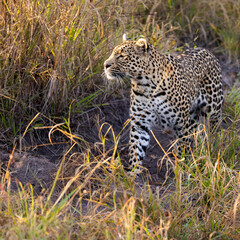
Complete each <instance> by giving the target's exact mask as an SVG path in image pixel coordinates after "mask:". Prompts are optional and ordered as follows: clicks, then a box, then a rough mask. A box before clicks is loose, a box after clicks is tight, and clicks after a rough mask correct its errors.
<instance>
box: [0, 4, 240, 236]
mask: <svg viewBox="0 0 240 240" xmlns="http://www.w3.org/2000/svg"><path fill="white" fill-rule="evenodd" d="M0 9H1V11H0V70H1V71H0V144H1V148H2V149H4V150H10V151H15V150H16V151H17V150H24V149H25V148H27V147H28V145H27V144H26V143H25V141H27V140H26V138H27V136H28V134H29V135H30V136H31V137H30V138H31V140H32V142H33V143H35V142H36V144H37V145H39V143H38V142H39V141H40V140H42V139H44V142H43V145H45V144H48V143H49V142H50V143H53V144H55V143H56V142H64V143H65V144H66V146H67V149H66V150H65V152H64V153H63V157H62V160H61V161H60V162H59V166H58V170H57V172H56V173H55V175H54V178H53V181H52V183H51V184H50V185H49V188H43V189H42V192H41V193H38V194H37V193H36V191H35V189H34V186H33V185H31V184H27V185H23V184H22V183H21V182H18V183H17V188H16V189H17V190H16V191H12V190H11V186H12V187H13V185H14V182H15V180H14V179H12V177H11V176H12V173H11V172H10V170H11V168H10V167H9V166H10V165H11V164H10V163H11V160H12V158H11V157H10V159H9V162H8V166H6V167H4V166H2V165H1V166H2V170H1V172H0V175H1V178H0V179H1V183H0V225H1V228H0V238H1V239H239V235H240V219H239V214H240V208H239V206H240V195H239V182H240V175H239V171H240V165H239V159H240V151H239V149H240V139H239V133H240V132H239V131H240V128H239V121H240V112H239V109H240V108H239V105H240V97H239V96H240V93H239V88H238V87H237V84H236V85H235V86H234V87H233V88H232V89H231V91H230V93H229V94H228V96H227V97H226V99H225V107H224V117H225V121H226V124H227V125H228V126H227V127H226V129H221V131H219V132H218V133H215V134H212V133H209V132H208V130H207V129H205V128H203V131H204V133H205V136H206V138H205V139H204V140H200V138H199V136H195V144H194V148H193V152H192V157H191V160H190V161H188V162H187V161H184V160H181V159H175V165H172V169H171V171H170V172H172V173H173V174H169V175H167V176H166V179H165V182H164V184H162V185H158V186H155V187H154V186H151V185H149V184H148V181H147V180H146V182H145V183H144V184H143V185H141V184H139V183H136V182H134V180H133V179H132V178H130V177H129V176H128V175H127V174H126V173H125V171H124V170H123V167H122V164H121V161H122V159H121V157H122V156H121V155H119V157H118V159H115V153H116V152H117V147H118V145H119V138H120V135H115V134H114V131H113V130H112V128H111V127H109V129H108V126H107V125H104V126H100V127H99V139H96V143H95V144H94V146H93V144H91V143H88V142H86V140H85V136H80V135H79V133H78V134H76V132H77V129H78V128H79V126H81V124H83V123H82V122H81V121H82V120H84V119H83V116H85V115H86V116H87V114H88V112H89V111H92V110H93V111H94V110H95V109H97V108H99V107H100V108H101V106H103V105H105V104H107V100H106V99H108V96H109V95H110V96H111V95H117V96H121V91H122V90H121V89H118V90H117V91H118V92H120V94H118V93H115V92H116V91H115V92H110V91H109V90H108V88H107V86H106V85H105V83H104V81H103V79H102V70H103V62H104V60H105V59H106V58H107V56H108V55H109V54H110V52H111V50H112V48H113V47H114V46H115V45H116V44H118V43H119V42H120V41H121V40H120V39H121V36H122V34H123V33H124V32H128V35H129V36H130V37H131V38H133V39H134V38H138V37H139V36H146V37H148V39H149V41H150V42H151V43H152V44H154V46H156V47H157V48H158V49H159V50H160V51H161V52H163V53H168V52H172V51H175V50H178V49H179V48H183V47H184V46H189V45H190V46H192V45H199V46H204V47H208V48H211V50H212V51H213V52H214V53H215V54H217V55H224V56H226V58H227V59H228V62H229V63H230V62H231V63H232V64H237V63H239V56H240V46H239V38H240V30H239V29H240V26H239V25H240V17H239V12H240V2H239V1H234V0H230V1H229V0H222V1H218V0H213V1H195V0H193V1H187V0H186V1H175V0H174V1H173V0H169V1H142V0H140V1H133V0H129V1H109V0H101V1H97V0H94V1H90V0H73V1H53V0H48V1H43V0H40V1H37V0H33V1H11V0H10V1H2V2H1V3H0ZM104 128H107V129H108V132H109V133H111V134H110V135H107V134H105V133H104V131H103V129H104ZM37 131H42V132H41V133H38V132H37ZM42 135H43V136H42ZM109 136H111V137H109ZM109 141H111V142H112V143H113V147H112V149H110V150H109V146H108V143H109Z"/></svg>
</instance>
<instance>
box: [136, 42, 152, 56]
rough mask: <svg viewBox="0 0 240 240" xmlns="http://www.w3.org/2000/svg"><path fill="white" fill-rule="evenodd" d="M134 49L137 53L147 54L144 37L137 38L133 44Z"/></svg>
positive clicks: (147, 45) (147, 47)
mask: <svg viewBox="0 0 240 240" xmlns="http://www.w3.org/2000/svg"><path fill="white" fill-rule="evenodd" d="M135 50H136V52H138V53H139V54H142V55H143V54H144V55H147V53H148V52H149V44H148V43H147V40H146V39H145V38H140V39H138V40H137V42H136V45H135Z"/></svg>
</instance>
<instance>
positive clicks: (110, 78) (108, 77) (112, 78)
mask: <svg viewBox="0 0 240 240" xmlns="http://www.w3.org/2000/svg"><path fill="white" fill-rule="evenodd" d="M105 75H106V77H107V79H108V80H116V79H117V78H116V77H114V76H113V75H112V74H111V73H109V72H108V71H107V70H105Z"/></svg>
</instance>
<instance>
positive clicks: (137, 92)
mask: <svg viewBox="0 0 240 240" xmlns="http://www.w3.org/2000/svg"><path fill="white" fill-rule="evenodd" d="M104 68H105V74H106V77H107V78H108V79H109V80H114V79H122V78H124V77H127V78H129V79H130V80H131V100H130V116H131V131H130V141H129V154H130V160H129V163H130V165H131V168H134V169H136V170H135V172H138V171H139V170H140V168H139V165H141V164H142V160H143V159H144V156H145V153H146V149H147V147H148V145H149V142H150V129H151V128H152V126H154V125H161V126H162V127H163V128H165V129H168V128H172V129H173V130H174V132H175V135H176V137H177V138H179V142H180V145H179V146H180V152H181V151H182V149H183V148H188V146H189V143H190V138H189V137H188V135H189V134H190V133H191V132H192V131H193V130H194V129H195V128H196V125H197V123H198V120H199V117H200V116H204V117H206V116H209V121H210V124H211V125H212V126H215V124H216V123H217V122H219V121H220V120H221V117H222V104H223V91H222V75H221V68H220V64H219V62H218V60H217V58H216V57H215V56H214V55H213V54H212V53H210V52H209V51H208V50H206V49H201V48H196V49H189V50H187V51H185V52H184V53H182V54H181V55H179V56H177V57H174V56H171V55H162V54H161V53H160V52H159V51H158V50H157V49H156V48H154V47H153V46H152V45H151V44H150V43H148V42H147V41H146V40H145V39H139V40H138V41H124V42H123V43H122V44H120V45H118V46H117V47H115V48H114V50H113V52H112V54H111V56H110V57H109V58H108V59H107V60H106V61H105V63H104Z"/></svg>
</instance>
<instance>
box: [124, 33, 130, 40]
mask: <svg viewBox="0 0 240 240" xmlns="http://www.w3.org/2000/svg"><path fill="white" fill-rule="evenodd" d="M129 40H130V38H129V37H128V36H127V34H126V33H124V34H123V42H125V41H129Z"/></svg>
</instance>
